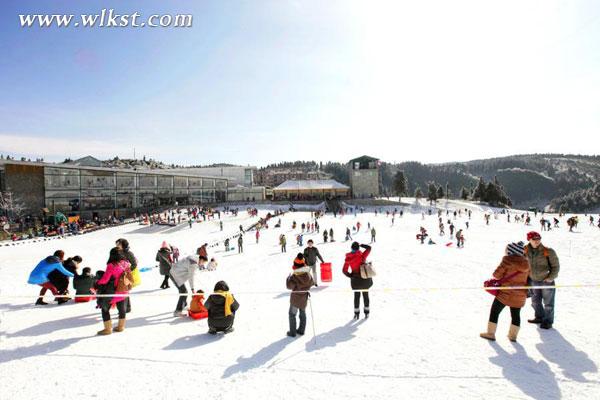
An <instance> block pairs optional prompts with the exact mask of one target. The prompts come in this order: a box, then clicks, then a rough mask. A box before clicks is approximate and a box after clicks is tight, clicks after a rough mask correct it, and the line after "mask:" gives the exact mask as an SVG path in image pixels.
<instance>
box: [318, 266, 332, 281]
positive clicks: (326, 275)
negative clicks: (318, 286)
mask: <svg viewBox="0 0 600 400" xmlns="http://www.w3.org/2000/svg"><path fill="white" fill-rule="evenodd" d="M331 279H332V274H331V263H321V282H331Z"/></svg>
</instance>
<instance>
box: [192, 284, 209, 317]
mask: <svg viewBox="0 0 600 400" xmlns="http://www.w3.org/2000/svg"><path fill="white" fill-rule="evenodd" d="M203 302H204V292H203V291H202V290H198V291H197V292H196V294H194V295H192V302H191V304H190V309H189V311H188V315H189V316H190V318H192V319H202V318H207V317H208V311H207V310H206V307H204V304H203Z"/></svg>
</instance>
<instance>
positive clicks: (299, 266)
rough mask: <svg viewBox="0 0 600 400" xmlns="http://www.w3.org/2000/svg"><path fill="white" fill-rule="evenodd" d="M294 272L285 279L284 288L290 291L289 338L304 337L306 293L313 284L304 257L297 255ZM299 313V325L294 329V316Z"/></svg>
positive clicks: (307, 294) (300, 254)
mask: <svg viewBox="0 0 600 400" xmlns="http://www.w3.org/2000/svg"><path fill="white" fill-rule="evenodd" d="M292 268H293V269H294V272H293V273H292V274H290V276H288V277H287V280H286V282H285V284H286V287H287V288H288V289H290V290H291V291H292V294H291V295H290V310H289V313H288V316H289V320H290V330H289V331H288V332H287V335H288V336H290V337H296V334H298V335H304V331H305V329H306V311H305V310H306V304H307V303H308V296H309V293H308V291H309V290H310V288H311V287H312V285H313V284H314V282H313V279H312V277H311V276H310V271H311V269H310V267H308V266H306V265H305V263H304V255H303V254H302V253H298V255H297V256H296V259H295V260H294V265H293V267H292ZM298 311H300V325H299V326H298V329H296V314H298Z"/></svg>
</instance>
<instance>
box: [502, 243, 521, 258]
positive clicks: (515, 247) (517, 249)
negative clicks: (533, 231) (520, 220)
mask: <svg viewBox="0 0 600 400" xmlns="http://www.w3.org/2000/svg"><path fill="white" fill-rule="evenodd" d="M524 246H525V243H523V242H518V243H509V244H508V246H506V250H507V252H508V255H509V256H521V257H522V256H524V255H525V248H524Z"/></svg>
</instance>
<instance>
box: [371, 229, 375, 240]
mask: <svg viewBox="0 0 600 400" xmlns="http://www.w3.org/2000/svg"><path fill="white" fill-rule="evenodd" d="M375 234H376V232H375V227H372V228H371V243H374V242H376V240H375Z"/></svg>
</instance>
